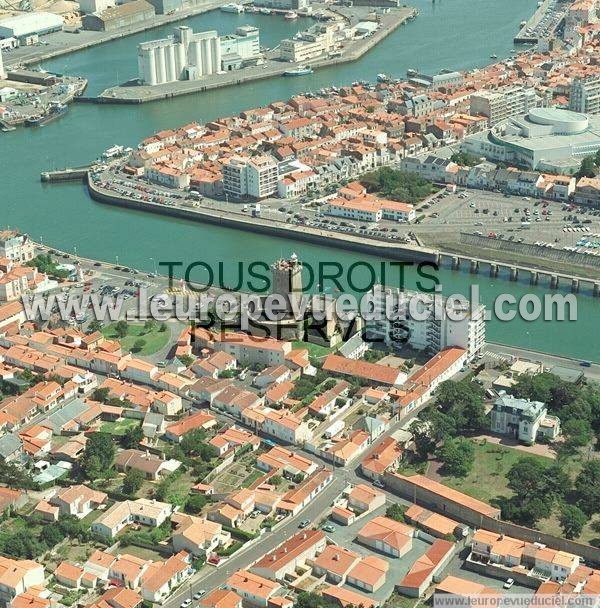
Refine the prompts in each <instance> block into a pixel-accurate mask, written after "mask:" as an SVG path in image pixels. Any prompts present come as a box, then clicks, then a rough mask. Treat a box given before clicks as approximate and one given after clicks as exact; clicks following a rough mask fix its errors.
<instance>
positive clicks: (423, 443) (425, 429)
mask: <svg viewBox="0 0 600 608" xmlns="http://www.w3.org/2000/svg"><path fill="white" fill-rule="evenodd" d="M408 430H409V432H410V433H411V435H412V439H413V442H414V444H415V451H416V453H417V456H418V457H419V458H420V459H421V460H426V459H427V458H428V456H429V454H430V453H431V452H433V449H434V448H435V442H434V441H433V439H432V438H431V433H430V428H429V423H427V422H425V421H423V420H420V419H418V418H417V419H416V420H413V421H412V422H411V423H410V426H409V427H408Z"/></svg>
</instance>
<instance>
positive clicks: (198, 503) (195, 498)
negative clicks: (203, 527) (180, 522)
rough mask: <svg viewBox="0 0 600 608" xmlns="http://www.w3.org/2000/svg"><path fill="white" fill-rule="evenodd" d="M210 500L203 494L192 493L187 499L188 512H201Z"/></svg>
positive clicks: (186, 507)
mask: <svg viewBox="0 0 600 608" xmlns="http://www.w3.org/2000/svg"><path fill="white" fill-rule="evenodd" d="M207 502H208V500H207V499H206V496H204V495H203V494H191V495H190V496H189V498H188V499H187V500H186V501H185V510H186V511H187V512H188V513H193V514H196V513H200V512H201V511H202V509H204V507H205V506H206V503H207Z"/></svg>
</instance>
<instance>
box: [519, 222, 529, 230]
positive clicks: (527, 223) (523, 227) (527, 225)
mask: <svg viewBox="0 0 600 608" xmlns="http://www.w3.org/2000/svg"><path fill="white" fill-rule="evenodd" d="M530 228H531V223H530V222H521V229H522V230H529V229H530Z"/></svg>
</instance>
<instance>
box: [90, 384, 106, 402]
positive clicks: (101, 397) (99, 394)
mask: <svg viewBox="0 0 600 608" xmlns="http://www.w3.org/2000/svg"><path fill="white" fill-rule="evenodd" d="M109 398H110V389H109V388H97V389H96V390H95V391H94V392H93V393H92V400H93V401H99V402H100V403H106V402H107V401H108V399H109Z"/></svg>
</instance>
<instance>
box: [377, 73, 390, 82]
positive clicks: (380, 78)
mask: <svg viewBox="0 0 600 608" xmlns="http://www.w3.org/2000/svg"><path fill="white" fill-rule="evenodd" d="M389 81H390V77H389V76H388V75H387V74H377V82H389Z"/></svg>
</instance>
